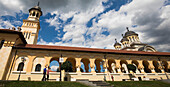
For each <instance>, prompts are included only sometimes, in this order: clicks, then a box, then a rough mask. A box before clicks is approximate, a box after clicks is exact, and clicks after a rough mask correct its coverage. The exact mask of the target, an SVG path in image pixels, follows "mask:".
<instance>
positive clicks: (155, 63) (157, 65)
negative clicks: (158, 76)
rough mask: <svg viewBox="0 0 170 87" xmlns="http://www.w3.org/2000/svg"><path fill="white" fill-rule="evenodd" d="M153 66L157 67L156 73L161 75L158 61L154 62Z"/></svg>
mask: <svg viewBox="0 0 170 87" xmlns="http://www.w3.org/2000/svg"><path fill="white" fill-rule="evenodd" d="M153 66H154V67H155V71H156V72H157V73H160V72H161V70H160V69H159V66H161V65H160V64H159V63H158V62H157V61H155V60H154V61H153Z"/></svg>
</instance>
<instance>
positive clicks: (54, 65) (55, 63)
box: [49, 57, 60, 72]
mask: <svg viewBox="0 0 170 87" xmlns="http://www.w3.org/2000/svg"><path fill="white" fill-rule="evenodd" d="M49 66H50V68H51V70H52V71H56V72H59V67H60V64H59V57H52V58H51V59H50V63H49Z"/></svg>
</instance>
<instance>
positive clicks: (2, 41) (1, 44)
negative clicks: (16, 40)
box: [0, 40, 5, 49]
mask: <svg viewBox="0 0 170 87" xmlns="http://www.w3.org/2000/svg"><path fill="white" fill-rule="evenodd" d="M4 42H5V40H1V43H0V49H1V48H2V46H3V44H4Z"/></svg>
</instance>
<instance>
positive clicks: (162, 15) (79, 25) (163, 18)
mask: <svg viewBox="0 0 170 87" xmlns="http://www.w3.org/2000/svg"><path fill="white" fill-rule="evenodd" d="M164 2H165V0H157V1H155V0H149V1H148V0H142V1H141V0H133V1H132V2H131V3H128V4H126V5H124V6H122V7H121V8H120V10H119V11H114V10H110V11H109V12H107V13H104V14H102V15H101V16H100V17H99V19H100V20H99V21H98V23H96V22H95V21H94V20H93V26H92V27H91V28H87V27H86V23H87V22H88V21H89V20H90V19H91V18H93V17H95V16H96V15H97V14H98V13H100V12H102V11H103V10H104V7H103V6H102V5H101V2H100V4H98V5H96V6H94V8H91V9H88V10H86V11H82V12H81V11H80V12H79V13H78V14H74V13H77V11H75V12H74V11H72V12H71V13H72V14H71V13H67V14H66V15H65V16H63V17H62V18H61V19H63V20H66V19H67V15H70V14H71V16H74V18H73V20H72V21H71V23H70V24H68V25H66V26H65V27H64V31H65V32H66V34H65V35H64V37H63V38H62V41H61V42H58V43H54V44H57V45H61V44H65V45H68V46H73V45H74V46H85V47H97V48H104V47H107V48H110V49H113V43H114V39H115V38H117V39H118V40H121V38H122V37H121V34H122V33H125V32H126V29H125V27H130V30H133V31H135V32H137V33H138V34H139V38H140V39H141V41H142V42H144V43H149V44H151V45H153V46H155V48H156V49H158V50H161V51H162V50H169V49H165V48H164V47H166V44H164V45H163V43H159V44H155V43H156V42H158V40H160V37H162V38H163V36H159V37H155V36H153V35H152V34H151V32H150V31H152V32H153V31H155V32H156V30H157V29H158V30H159V29H163V30H167V29H168V27H169V21H170V18H169V16H170V10H169V6H164ZM57 14H59V13H57ZM62 14H65V13H62ZM69 17H70V16H69ZM54 20H55V22H57V21H56V19H54ZM50 23H51V22H50ZM53 23H54V22H53ZM132 25H137V27H135V28H133V27H131V26H132ZM103 27H104V28H107V29H108V30H107V31H108V32H109V33H110V34H109V35H108V36H105V35H103V34H102V28H103ZM84 34H87V35H90V36H91V38H88V39H87V38H86V39H85V37H84V36H83V35H84ZM164 38H166V37H164ZM71 39H72V41H71V42H69V40H71ZM63 41H66V42H64V43H63Z"/></svg>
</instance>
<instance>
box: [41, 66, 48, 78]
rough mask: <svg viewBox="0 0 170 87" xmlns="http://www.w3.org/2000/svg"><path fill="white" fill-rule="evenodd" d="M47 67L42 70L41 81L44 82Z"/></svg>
mask: <svg viewBox="0 0 170 87" xmlns="http://www.w3.org/2000/svg"><path fill="white" fill-rule="evenodd" d="M46 68H47V66H45V68H44V69H43V78H42V81H46V71H47V69H46Z"/></svg>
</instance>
